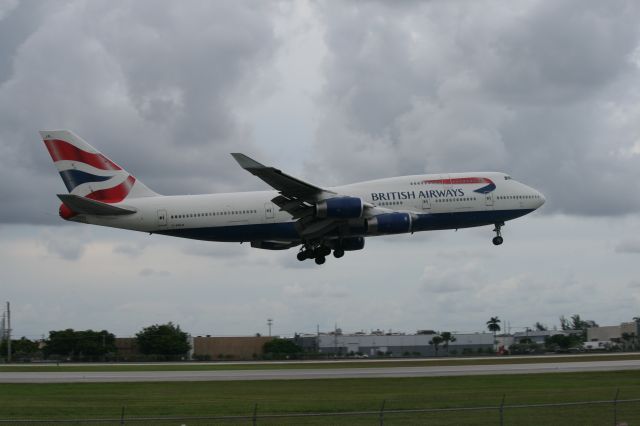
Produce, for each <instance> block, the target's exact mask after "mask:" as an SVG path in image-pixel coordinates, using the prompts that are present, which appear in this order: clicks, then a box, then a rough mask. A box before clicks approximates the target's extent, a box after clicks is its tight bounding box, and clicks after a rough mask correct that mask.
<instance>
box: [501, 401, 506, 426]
mask: <svg viewBox="0 0 640 426" xmlns="http://www.w3.org/2000/svg"><path fill="white" fill-rule="evenodd" d="M505 396H506V395H505V394H502V401H500V426H504V398H505Z"/></svg>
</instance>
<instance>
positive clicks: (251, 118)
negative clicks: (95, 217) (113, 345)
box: [0, 0, 640, 338]
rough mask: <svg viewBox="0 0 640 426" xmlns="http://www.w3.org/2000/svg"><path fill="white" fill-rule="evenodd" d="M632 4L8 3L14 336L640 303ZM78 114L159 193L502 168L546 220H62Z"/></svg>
mask: <svg viewBox="0 0 640 426" xmlns="http://www.w3.org/2000/svg"><path fill="white" fill-rule="evenodd" d="M638 22H640V6H639V5H638V3H637V2H635V1H628V2H627V1H613V2H601V1H553V2H551V1H516V2H502V1H495V2H494V1H466V2H465V1H458V2H444V1H440V2H437V1H436V2H426V1H425V2H418V1H416V2H409V1H405V2H384V1H357V2H348V1H345V2H322V1H320V2H306V1H297V2H275V1H273V2H266V1H258V0H255V1H237V0H233V1H215V2H211V1H195V0H193V1H188V2H178V1H173V2H169V1H156V0H153V1H151V0H148V1H143V0H136V1H91V2H85V1H50V2H43V1H30V0H25V1H17V0H15V1H12V0H0V200H2V203H1V204H0V299H1V300H3V301H4V300H10V301H11V302H12V311H13V328H14V332H15V334H16V335H19V336H22V335H26V336H28V337H32V338H33V337H39V336H41V335H43V334H47V333H48V332H49V330H55V329H61V328H68V327H70V328H75V329H86V328H93V329H108V330H110V331H112V332H114V333H116V334H117V335H120V336H127V335H133V334H135V332H137V331H138V330H140V329H141V328H142V327H144V326H148V325H151V324H154V323H158V322H167V321H174V322H176V323H178V324H180V325H181V326H182V328H183V329H185V330H186V331H188V332H191V333H192V334H194V335H202V334H212V335H247V334H253V333H256V332H260V333H265V332H266V331H267V326H266V320H267V318H273V319H274V326H273V332H274V333H276V334H284V335H289V334H292V333H293V332H315V330H316V326H317V325H319V326H320V329H321V330H329V329H332V328H333V327H334V325H335V324H336V323H337V324H338V326H339V327H341V328H343V329H344V330H345V331H359V330H362V329H363V330H365V331H367V330H371V329H376V328H382V329H393V330H398V331H406V332H413V331H415V330H417V329H436V330H443V331H444V330H455V331H482V330H485V329H486V327H485V322H486V321H487V320H488V319H489V317H491V316H496V315H497V316H499V317H500V318H501V319H502V320H503V321H508V322H509V324H511V325H512V327H513V328H512V331H519V330H522V327H526V326H533V324H534V323H535V322H536V321H539V322H541V323H543V324H546V325H548V326H550V327H553V326H554V325H558V317H559V316H560V315H567V316H569V315H571V314H575V313H578V314H580V315H581V316H582V317H583V318H586V319H593V320H595V321H596V322H598V323H600V324H601V325H603V324H605V325H613V324H618V323H620V322H622V321H628V320H630V319H631V318H632V317H633V316H639V315H640V276H639V271H640V266H638V265H639V264H640V262H639V261H640V216H639V214H638V213H639V212H640V186H639V183H638V182H640V25H638ZM51 128H67V129H72V130H73V131H75V132H76V133H78V134H79V135H81V136H82V137H83V138H85V139H86V140H87V141H89V143H91V144H92V145H94V146H95V147H96V148H98V149H100V150H101V151H102V152H104V153H105V154H106V155H108V156H109V157H110V158H112V159H113V160H114V161H116V162H117V163H118V164H120V165H122V166H124V167H125V168H126V169H127V170H129V171H130V172H132V173H134V174H135V175H136V177H137V178H138V179H140V180H142V181H144V182H145V184H147V186H149V187H150V188H152V189H154V190H155V191H157V192H159V193H161V194H185V193H191V194H193V193H209V192H220V191H241V190H252V189H267V188H266V187H265V184H264V183H263V182H262V181H260V180H258V179H256V178H255V177H253V176H251V175H250V174H248V173H246V172H245V171H243V170H242V169H240V168H239V167H238V166H237V164H236V163H235V161H233V159H232V158H231V157H230V156H229V153H230V152H245V153H247V154H249V155H251V156H253V157H255V158H257V159H259V160H260V161H262V162H264V163H268V164H273V165H274V166H277V167H279V168H281V169H284V170H285V171H287V172H289V173H290V174H293V175H296V176H299V177H301V178H304V179H306V180H308V181H310V182H313V183H316V184H318V185H334V184H341V183H350V182H354V181H358V180H365V179H373V178H381V177H387V176H396V175H402V174H415V173H438V172H459V171H485V170H492V171H503V172H506V173H509V174H511V175H512V176H513V177H514V178H516V179H518V180H520V181H522V182H524V183H526V184H528V185H530V186H533V187H535V188H537V189H539V190H540V191H542V192H543V193H544V194H545V196H546V198H547V203H546V204H545V206H544V207H543V208H542V209H541V210H540V211H538V212H535V213H534V214H531V215H529V216H526V217H524V218H521V219H517V220H515V221H512V222H509V223H507V225H506V226H505V228H504V230H503V236H504V238H505V243H504V244H503V245H502V246H500V247H494V246H493V245H492V244H491V238H492V236H493V234H492V232H491V229H492V228H491V227H484V228H476V229H468V230H460V231H458V232H454V231H438V232H429V233H421V234H415V235H412V236H409V235H401V236H394V237H384V238H382V237H380V238H370V239H368V240H367V247H366V249H365V250H363V251H360V252H355V253H347V255H346V256H345V257H344V258H343V259H341V260H336V259H333V258H329V259H328V260H327V263H326V264H325V265H323V266H322V267H317V266H316V265H315V264H314V263H312V262H305V263H299V262H298V261H297V260H296V259H295V251H287V252H269V251H260V250H256V249H251V248H250V247H248V245H242V246H241V245H239V244H237V245H234V244H224V243H204V242H197V241H189V240H180V239H173V238H169V237H163V236H149V235H146V234H138V233H133V232H129V231H121V230H115V229H108V228H97V227H91V226H86V225H80V224H74V223H66V222H64V221H62V220H61V219H60V218H59V217H58V216H57V211H58V206H59V201H58V200H57V198H56V196H55V194H56V193H61V192H64V191H65V188H64V185H63V183H62V181H61V180H60V178H59V176H58V174H57V172H56V171H55V168H54V166H53V164H52V163H51V160H50V157H49V156H48V154H47V152H46V150H45V148H44V146H43V144H42V142H41V141H40V139H39V137H38V133H37V131H38V130H40V129H51Z"/></svg>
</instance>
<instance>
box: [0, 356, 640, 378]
mask: <svg viewBox="0 0 640 426" xmlns="http://www.w3.org/2000/svg"><path fill="white" fill-rule="evenodd" d="M620 370H640V360H616V361H585V362H548V363H536V364H498V365H496V364H493V365H460V366H427V367H380V368H323V369H310V368H302V369H273V370H214V371H212V370H209V371H107V372H38V371H29V372H7V373H4V372H3V373H0V383H96V382H167V381H171V382H182V381H187V382H188V381H225V380H303V379H345V378H385V377H440V376H471V375H489V374H539V373H571V372H592V371H620Z"/></svg>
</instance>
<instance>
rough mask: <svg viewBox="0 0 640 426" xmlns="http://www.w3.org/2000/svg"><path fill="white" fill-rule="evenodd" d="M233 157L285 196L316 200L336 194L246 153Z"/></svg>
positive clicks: (241, 165) (310, 200)
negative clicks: (260, 161)
mask: <svg viewBox="0 0 640 426" xmlns="http://www.w3.org/2000/svg"><path fill="white" fill-rule="evenodd" d="M231 155H232V156H233V158H235V160H236V161H237V162H238V164H240V167H242V168H243V169H245V170H246V171H248V172H249V173H251V174H252V175H254V176H257V177H259V178H260V179H262V180H263V181H265V182H266V183H267V185H269V186H271V187H272V188H274V189H276V190H277V191H279V192H280V193H281V194H282V195H284V196H285V197H294V198H299V199H302V200H305V201H309V202H314V201H317V200H318V199H322V198H323V197H322V195H323V194H327V195H329V196H331V195H335V193H334V192H332V191H327V190H326V189H322V188H319V187H317V186H315V185H312V184H310V183H307V182H304V181H302V180H300V179H297V178H294V177H293V176H289V175H288V174H286V173H283V172H282V171H281V170H278V169H276V168H275V167H268V166H265V165H263V164H260V163H258V162H257V161H255V160H254V159H252V158H249V157H247V156H246V155H244V154H240V153H233V154H231Z"/></svg>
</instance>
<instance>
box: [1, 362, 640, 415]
mask: <svg viewBox="0 0 640 426" xmlns="http://www.w3.org/2000/svg"><path fill="white" fill-rule="evenodd" d="M616 389H619V390H620V394H619V398H620V399H632V398H640V371H621V372H598V373H569V374H530V375H502V376H500V375H497V376H467V377H436V378H393V379H338V380H333V379H331V380H292V381H253V382H188V383H186V382H165V383H79V384H0V419H11V418H13V419H16V418H22V419H24V418H32V419H33V418H49V419H65V418H66V419H70V418H117V417H118V416H119V415H120V412H121V409H122V407H125V412H126V416H127V417H129V416H206V415H209V416H211V415H250V414H251V413H252V412H253V409H254V405H255V404H258V414H261V413H262V414H265V413H301V412H342V411H355V410H379V409H380V406H381V404H382V401H383V400H386V402H385V409H386V410H393V409H409V408H448V407H482V406H497V405H499V404H500V400H501V399H502V396H503V395H505V396H506V399H505V404H507V405H515V404H532V403H550V402H574V401H589V400H610V399H612V398H613V397H614V394H615V392H616ZM618 420H619V422H627V424H629V425H634V424H640V403H633V404H631V403H629V404H621V405H620V406H619V409H618ZM378 421H379V419H378V417H377V416H360V417H330V418H326V417H325V418H322V417H320V418H310V419H308V418H289V419H286V418H278V419H272V420H259V422H258V424H263V425H264V424H345V425H346V424H349V425H352V424H356V425H358V424H363V425H364V424H378ZM612 422H613V411H612V406H611V405H595V404H593V405H589V406H576V407H557V408H507V409H506V410H505V424H506V425H540V424H545V425H553V424H558V425H560V424H562V425H567V424H569V425H574V424H576V425H600V424H602V425H604V424H607V425H609V424H613V423H612ZM153 423H158V422H157V421H156V422H153ZM217 423H219V422H217ZM236 423H242V422H236ZM164 424H169V423H164ZM173 424H186V425H193V424H213V422H211V421H206V420H203V421H201V422H197V421H180V422H178V421H173ZM226 424H228V423H226ZM243 424H250V421H245V422H244V423H243ZM385 424H403V425H404V424H437V425H485V424H486V425H497V424H499V413H498V411H497V410H491V411H489V410H487V411H474V412H465V411H457V412H445V413H427V414H411V415H407V414H387V415H386V416H385Z"/></svg>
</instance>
